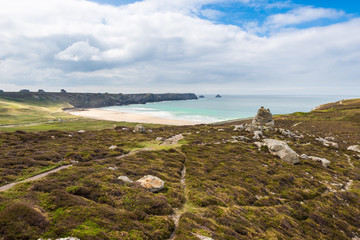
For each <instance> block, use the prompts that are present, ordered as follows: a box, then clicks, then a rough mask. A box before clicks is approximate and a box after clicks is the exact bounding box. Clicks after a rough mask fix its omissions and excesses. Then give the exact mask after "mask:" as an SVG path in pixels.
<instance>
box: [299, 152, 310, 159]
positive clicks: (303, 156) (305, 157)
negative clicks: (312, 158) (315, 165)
mask: <svg viewBox="0 0 360 240" xmlns="http://www.w3.org/2000/svg"><path fill="white" fill-rule="evenodd" d="M300 158H302V159H309V156H308V155H306V154H305V153H303V154H301V155H300Z"/></svg>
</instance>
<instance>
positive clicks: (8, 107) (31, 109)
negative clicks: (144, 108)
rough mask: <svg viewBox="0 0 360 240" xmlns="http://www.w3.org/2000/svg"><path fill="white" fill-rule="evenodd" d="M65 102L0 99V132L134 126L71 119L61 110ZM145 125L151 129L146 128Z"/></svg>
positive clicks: (65, 104) (133, 124)
mask: <svg viewBox="0 0 360 240" xmlns="http://www.w3.org/2000/svg"><path fill="white" fill-rule="evenodd" d="M69 107H71V105H69V104H68V103H51V102H39V101H34V102H32V101H25V102H24V101H15V99H10V100H9V99H1V98H0V132H13V131H17V130H24V131H48V130H62V131H76V130H80V129H84V130H101V129H109V128H112V127H113V126H114V125H119V124H120V125H122V126H135V125H136V124H135V123H125V122H122V123H119V122H112V121H99V120H92V119H87V118H81V117H77V116H73V115H71V114H68V113H65V112H63V111H62V108H69ZM145 126H153V125H151V124H150V125H146V124H145Z"/></svg>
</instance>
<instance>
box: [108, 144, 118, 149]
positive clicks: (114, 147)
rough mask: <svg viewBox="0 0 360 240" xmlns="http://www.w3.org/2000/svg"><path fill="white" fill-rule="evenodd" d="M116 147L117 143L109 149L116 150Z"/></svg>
mask: <svg viewBox="0 0 360 240" xmlns="http://www.w3.org/2000/svg"><path fill="white" fill-rule="evenodd" d="M114 149H117V146H116V145H111V146H110V147H109V150H114Z"/></svg>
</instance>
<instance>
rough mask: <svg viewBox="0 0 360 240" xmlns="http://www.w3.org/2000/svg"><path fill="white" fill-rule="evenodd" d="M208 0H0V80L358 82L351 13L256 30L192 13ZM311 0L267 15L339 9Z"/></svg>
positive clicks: (183, 85)
mask: <svg viewBox="0 0 360 240" xmlns="http://www.w3.org/2000/svg"><path fill="white" fill-rule="evenodd" d="M229 1H230V0H229ZM214 2H218V1H217V0H186V1H184V0H182V1H180V0H175V1H171V2H169V3H167V4H164V2H163V1H160V0H146V1H143V2H136V3H133V4H129V5H122V6H119V7H114V6H110V5H99V4H96V3H93V2H87V1H84V0H66V1H64V0H32V1H28V0H12V1H2V2H1V3H0V16H2V17H1V18H0V29H1V31H0V88H5V87H8V86H18V88H25V87H27V88H28V87H29V86H30V87H31V86H39V87H37V88H44V89H45V90H52V89H53V90H56V91H57V90H58V89H60V88H66V89H67V90H71V89H74V90H79V89H82V91H86V89H89V91H90V90H93V89H99V90H100V89H101V90H102V91H108V92H112V91H115V92H125V91H129V92H138V91H145V90H146V92H165V91H166V92H168V91H186V92H188V91H194V92H197V91H199V90H201V91H202V92H206V91H209V92H211V91H217V90H220V89H224V91H227V92H228V93H258V92H257V91H260V90H259V89H266V88H268V89H270V88H271V89H276V88H278V89H283V90H281V91H290V90H287V89H292V90H291V91H293V92H296V91H303V90H302V89H308V90H306V92H298V93H300V94H301V93H310V92H309V91H311V90H309V89H319V88H321V87H322V86H327V87H328V88H331V87H334V86H338V85H340V84H342V85H344V86H347V85H348V86H350V89H353V91H356V90H360V89H359V87H357V84H353V83H355V82H356V81H358V79H357V77H356V76H359V75H360V70H359V68H358V65H359V62H360V59H359V58H360V47H359V44H358V43H359V42H360V20H359V19H354V20H352V21H348V22H344V23H342V24H335V25H330V26H325V27H319V28H309V29H305V30H297V29H294V30H292V31H289V32H284V33H276V34H273V35H272V36H269V37H259V36H257V35H256V34H254V33H252V32H250V31H245V30H243V29H241V28H239V27H236V26H231V25H224V24H214V23H213V22H211V21H208V20H204V19H200V18H199V17H198V15H197V14H201V12H199V11H200V10H201V6H202V4H206V3H214ZM243 2H246V1H243ZM248 4H253V1H248ZM313 10H314V9H312V8H310V10H309V9H307V10H306V9H304V8H302V10H299V11H295V10H294V11H290V12H289V13H287V14H283V15H285V17H284V16H281V17H280V16H277V17H275V16H273V17H272V18H271V19H270V20H269V22H271V24H272V25H273V26H274V25H276V26H278V27H283V26H285V25H286V26H287V25H289V24H290V25H291V24H298V23H300V22H304V21H310V20H309V19H312V20H314V19H319V18H323V17H335V16H336V14H340V13H339V12H333V13H331V12H329V11H328V10H325V11H318V9H317V10H315V11H313ZM281 18H283V19H284V20H283V22H282V23H281V21H280V19H281ZM350 33H351V34H350ZM119 89H122V90H119ZM324 89H325V87H324ZM334 89H335V90H336V88H334ZM13 90H16V89H13ZM95 91H97V90H95ZM251 91H252V92H251ZM264 91H265V90H264ZM279 91H280V90H279ZM282 93H284V92H282ZM285 93H289V92H285Z"/></svg>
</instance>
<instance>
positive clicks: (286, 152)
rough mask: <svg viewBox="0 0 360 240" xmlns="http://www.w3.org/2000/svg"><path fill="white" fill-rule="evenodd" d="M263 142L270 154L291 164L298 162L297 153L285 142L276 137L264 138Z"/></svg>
mask: <svg viewBox="0 0 360 240" xmlns="http://www.w3.org/2000/svg"><path fill="white" fill-rule="evenodd" d="M263 142H264V145H265V146H267V147H268V149H269V151H270V152H271V153H272V154H274V155H277V156H279V157H280V158H281V159H282V160H283V161H285V162H288V163H292V164H295V163H298V162H299V155H298V154H297V153H296V152H295V151H294V150H292V149H291V148H290V147H289V145H287V143H286V142H284V141H280V140H276V139H264V140H263Z"/></svg>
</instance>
